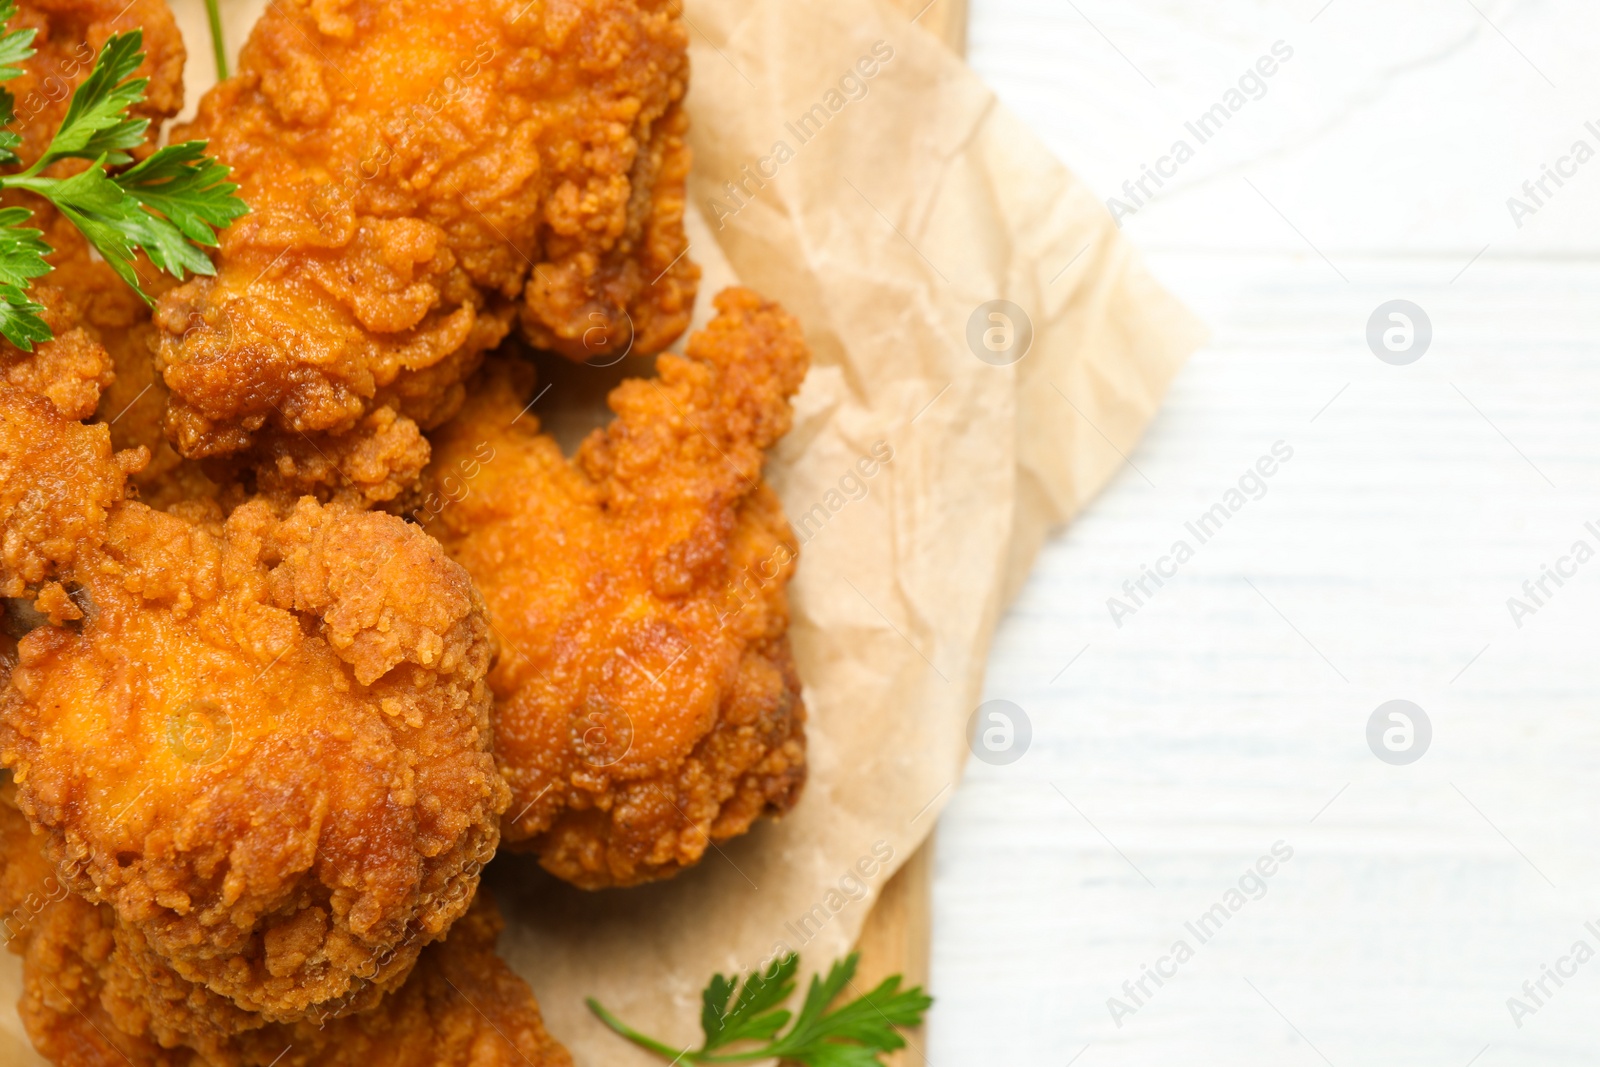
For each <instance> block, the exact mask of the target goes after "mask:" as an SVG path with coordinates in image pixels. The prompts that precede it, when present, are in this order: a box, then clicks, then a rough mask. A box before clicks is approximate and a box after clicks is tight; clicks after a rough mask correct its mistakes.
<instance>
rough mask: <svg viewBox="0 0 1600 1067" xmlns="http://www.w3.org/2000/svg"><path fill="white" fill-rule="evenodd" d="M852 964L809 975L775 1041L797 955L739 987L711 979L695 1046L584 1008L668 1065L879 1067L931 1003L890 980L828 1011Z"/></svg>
mask: <svg viewBox="0 0 1600 1067" xmlns="http://www.w3.org/2000/svg"><path fill="white" fill-rule="evenodd" d="M858 962H860V954H859V953H852V954H850V955H849V956H847V957H846V958H844V959H842V960H839V961H837V962H835V963H834V965H833V966H832V967H831V968H829V969H828V974H827V976H826V977H823V978H818V977H816V976H813V977H812V979H811V985H810V986H809V987H808V988H807V990H806V999H805V1002H804V1003H803V1004H802V1005H801V1007H800V1014H799V1015H798V1016H795V1017H794V1025H793V1026H792V1027H790V1029H789V1032H788V1033H787V1034H782V1035H781V1036H780V1031H782V1030H783V1028H784V1027H785V1026H786V1025H788V1023H789V1019H790V1014H789V1012H788V1011H786V1010H782V1009H778V1008H777V1006H778V1005H779V1004H781V1003H783V1002H784V1001H785V1000H787V999H788V998H789V996H790V995H791V994H792V993H793V992H794V990H795V983H794V975H795V972H796V971H797V970H798V969H799V966H800V957H799V956H797V955H794V954H793V953H790V954H789V955H786V956H784V957H782V958H780V959H778V960H776V961H774V962H773V963H772V964H771V965H769V966H768V967H767V969H766V970H765V971H760V972H757V973H755V974H751V975H748V976H746V977H745V979H744V983H743V988H742V989H741V988H740V981H739V979H738V978H737V977H736V976H735V977H728V976H724V975H720V974H719V975H715V976H713V977H712V979H711V983H710V984H709V985H707V986H706V988H705V991H704V992H703V993H702V994H701V1011H700V1027H701V1029H702V1030H703V1031H705V1035H706V1036H705V1042H704V1043H703V1044H702V1045H701V1046H700V1048H698V1049H682V1050H679V1049H675V1048H673V1047H672V1046H671V1045H668V1044H666V1043H664V1042H661V1041H657V1040H656V1039H654V1038H651V1037H646V1036H645V1035H644V1034H641V1033H639V1032H638V1031H637V1030H634V1029H633V1028H632V1027H630V1026H628V1025H627V1024H626V1023H624V1022H622V1021H621V1020H620V1019H618V1018H617V1017H616V1016H614V1015H612V1014H611V1013H610V1012H609V1011H607V1010H606V1009H605V1008H604V1007H602V1006H601V1005H600V1003H599V1002H598V1001H597V1000H595V999H594V998H593V997H590V998H589V1000H588V1002H587V1003H588V1005H589V1010H590V1011H592V1012H594V1013H595V1015H596V1016H598V1017H599V1019H600V1021H601V1022H603V1023H605V1024H606V1025H607V1026H609V1027H610V1028H611V1029H613V1030H615V1031H616V1032H617V1033H619V1034H621V1035H622V1036H623V1037H625V1038H627V1039H628V1040H629V1041H632V1042H633V1043H634V1044H636V1045H638V1046H639V1047H641V1048H645V1049H649V1050H650V1051H651V1052H654V1053H657V1054H658V1055H661V1056H664V1057H666V1058H668V1059H670V1060H672V1062H673V1063H691V1064H710V1063H741V1062H745V1061H749V1060H763V1059H774V1058H776V1059H781V1060H783V1061H785V1062H793V1063H800V1064H804V1065H806V1067H882V1064H883V1061H882V1060H881V1059H879V1056H880V1055H882V1054H883V1053H885V1052H893V1051H895V1050H896V1049H900V1048H904V1047H905V1043H906V1042H905V1038H903V1037H901V1036H900V1033H899V1029H900V1028H904V1027H912V1026H917V1025H918V1024H920V1023H921V1022H922V1017H923V1015H924V1013H926V1012H927V1010H928V1008H929V1007H930V1006H932V1004H933V998H932V997H929V996H927V995H926V994H924V993H923V992H922V987H920V986H917V987H914V988H912V989H906V990H902V989H901V988H900V976H899V975H894V976H893V977H891V978H886V979H884V980H883V981H882V982H881V983H879V985H878V986H877V987H876V988H875V989H873V990H872V991H871V992H870V993H867V994H866V995H865V996H862V997H858V998H857V999H855V1000H853V1001H850V1002H848V1003H846V1004H844V1005H843V1006H842V1007H840V1008H838V1009H837V1010H835V1011H831V1012H830V1011H829V1010H828V1006H829V1005H830V1004H832V1003H833V1002H834V1001H835V1000H837V999H838V998H839V996H840V994H842V993H843V992H844V990H845V989H846V988H847V987H849V986H850V985H851V979H853V978H854V977H855V973H856V965H857V963H858ZM736 992H737V993H738V996H737V998H735V996H734V994H735V993H736ZM730 1000H731V1001H733V1007H732V1008H731V1009H730V1008H729V1007H728V1003H729V1001H730ZM775 1009H776V1010H775ZM752 1042H766V1043H765V1044H763V1045H759V1046H756V1047H746V1048H744V1049H742V1050H739V1051H719V1050H721V1049H724V1048H726V1047H727V1046H729V1045H733V1044H744V1045H747V1046H748V1045H750V1044H751V1043H752Z"/></svg>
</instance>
